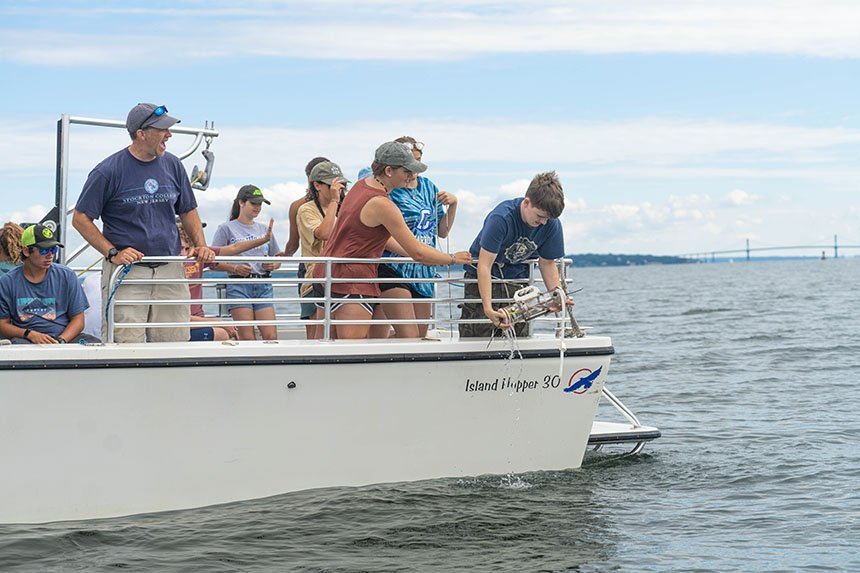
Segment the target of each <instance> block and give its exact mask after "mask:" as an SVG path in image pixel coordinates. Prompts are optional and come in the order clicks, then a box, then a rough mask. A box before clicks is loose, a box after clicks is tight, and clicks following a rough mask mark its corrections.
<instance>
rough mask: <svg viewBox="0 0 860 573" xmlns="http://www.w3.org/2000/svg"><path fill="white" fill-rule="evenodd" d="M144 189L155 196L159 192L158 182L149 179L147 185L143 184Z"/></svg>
mask: <svg viewBox="0 0 860 573" xmlns="http://www.w3.org/2000/svg"><path fill="white" fill-rule="evenodd" d="M143 188H144V189H146V192H147V193H149V194H150V195H153V194H154V193H155V192H156V191H158V181H156V180H155V179H152V178H149V179H147V180H146V183H144V184H143Z"/></svg>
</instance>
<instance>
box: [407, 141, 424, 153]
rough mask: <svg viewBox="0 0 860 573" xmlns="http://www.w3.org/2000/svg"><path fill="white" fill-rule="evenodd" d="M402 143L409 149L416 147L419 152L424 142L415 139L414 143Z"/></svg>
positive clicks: (422, 149)
mask: <svg viewBox="0 0 860 573" xmlns="http://www.w3.org/2000/svg"><path fill="white" fill-rule="evenodd" d="M403 145H405V146H406V147H408V148H409V151H412V150H413V149H417V150H418V151H421V152H423V151H424V144H423V143H421V142H420V141H416V142H415V143H411V142H409V141H404V142H403Z"/></svg>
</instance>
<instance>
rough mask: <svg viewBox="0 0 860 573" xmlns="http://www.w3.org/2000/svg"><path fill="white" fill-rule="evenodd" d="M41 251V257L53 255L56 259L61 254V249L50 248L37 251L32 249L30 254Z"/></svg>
mask: <svg viewBox="0 0 860 573" xmlns="http://www.w3.org/2000/svg"><path fill="white" fill-rule="evenodd" d="M33 251H39V254H40V255H47V254H48V253H51V254H52V255H54V256H55V257H56V256H57V255H58V254H59V253H60V247H48V248H47V249H37V248H36V247H30V252H31V253H32V252H33Z"/></svg>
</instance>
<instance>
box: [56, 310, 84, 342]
mask: <svg viewBox="0 0 860 573" xmlns="http://www.w3.org/2000/svg"><path fill="white" fill-rule="evenodd" d="M84 326H85V324H84V313H83V312H79V313H78V314H76V315H74V316H72V317H71V318H70V319H69V324H67V325H66V328H65V329H64V330H63V332H62V333H60V336H59V337H60V338H62V339H63V340H65V341H66V342H68V341H70V340H74V339H75V338H77V337H78V336H79V335H80V334H81V333H82V332H83V331H84Z"/></svg>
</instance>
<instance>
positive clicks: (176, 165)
mask: <svg viewBox="0 0 860 573" xmlns="http://www.w3.org/2000/svg"><path fill="white" fill-rule="evenodd" d="M196 208H197V200H196V199H195V198H194V192H193V191H192V190H191V183H190V182H189V180H188V175H187V173H186V172H185V167H184V166H183V165H182V162H181V161H179V158H178V157H176V156H175V155H173V154H170V153H165V154H164V155H163V156H162V157H156V158H155V159H153V160H152V161H141V160H139V159H137V158H136V157H135V156H134V155H132V154H131V152H130V151H129V150H128V148H126V149H122V150H120V151H118V152H116V153H114V154H113V155H111V156H110V157H108V158H107V159H105V160H104V161H102V162H101V163H99V164H98V165H96V166H95V168H94V169H93V170H92V171H90V174H89V177H87V182H86V183H84V188H83V191H81V196H80V197H79V198H78V203H77V205H75V209H76V210H78V211H80V212H82V213H85V214H86V215H87V216H88V217H90V218H92V219H99V218H101V220H102V226H103V229H102V234H103V235H104V236H105V238H106V239H107V240H108V241H110V242H111V243H113V244H114V246H116V248H117V249H120V250H121V249H124V248H125V247H134V248H135V249H137V250H138V251H140V252H142V253H143V254H144V255H151V256H158V255H160V256H168V255H170V256H176V255H178V254H179V251H180V248H181V243H180V241H179V231H178V230H177V229H176V215H181V214H182V213H187V212H188V211H191V210H193V209H196Z"/></svg>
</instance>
